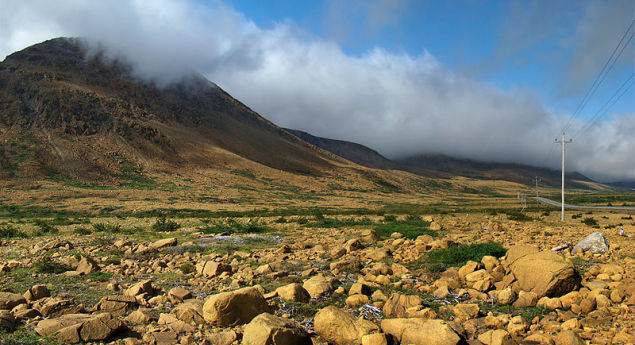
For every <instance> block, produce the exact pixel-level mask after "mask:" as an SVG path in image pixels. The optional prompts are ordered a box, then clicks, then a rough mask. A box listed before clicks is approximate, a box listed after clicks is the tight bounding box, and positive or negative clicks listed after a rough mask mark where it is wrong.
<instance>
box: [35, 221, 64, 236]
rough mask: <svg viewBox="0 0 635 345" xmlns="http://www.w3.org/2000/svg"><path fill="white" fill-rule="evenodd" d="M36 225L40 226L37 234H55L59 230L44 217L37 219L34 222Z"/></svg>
mask: <svg viewBox="0 0 635 345" xmlns="http://www.w3.org/2000/svg"><path fill="white" fill-rule="evenodd" d="M34 224H35V226H36V227H37V228H38V229H37V230H36V231H35V235H36V236H46V235H54V234H57V233H58V232H59V229H58V228H57V227H55V226H53V225H51V224H49V223H48V222H46V221H44V220H42V219H36V220H35V222H34Z"/></svg>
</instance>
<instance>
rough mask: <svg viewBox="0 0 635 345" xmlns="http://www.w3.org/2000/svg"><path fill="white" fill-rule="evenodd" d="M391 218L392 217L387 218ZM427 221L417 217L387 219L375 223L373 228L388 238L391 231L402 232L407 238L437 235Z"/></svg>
mask: <svg viewBox="0 0 635 345" xmlns="http://www.w3.org/2000/svg"><path fill="white" fill-rule="evenodd" d="M389 219H392V218H389ZM429 226H430V223H429V222H426V221H424V220H421V218H419V217H416V216H414V217H408V218H406V219H404V220H395V221H389V222H385V223H382V224H377V225H375V227H374V229H375V231H377V233H378V234H379V235H380V236H381V237H383V238H388V237H390V234H392V233H393V232H398V233H400V234H403V235H404V237H406V238H409V239H415V238H417V237H419V236H421V235H430V236H432V237H436V236H438V233H437V232H436V231H432V230H430V229H429V228H428V227H429Z"/></svg>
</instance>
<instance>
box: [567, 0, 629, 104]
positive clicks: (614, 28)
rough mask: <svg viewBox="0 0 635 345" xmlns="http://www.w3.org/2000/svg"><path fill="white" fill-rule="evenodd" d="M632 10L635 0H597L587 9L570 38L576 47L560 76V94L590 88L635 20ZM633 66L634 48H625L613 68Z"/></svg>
mask: <svg viewBox="0 0 635 345" xmlns="http://www.w3.org/2000/svg"><path fill="white" fill-rule="evenodd" d="M633 13H635V2H633V1H632V0H615V1H602V2H600V1H595V2H591V3H589V4H588V5H587V6H586V7H585V8H584V13H583V17H582V19H581V20H580V21H579V22H578V25H577V27H576V30H575V33H574V35H573V37H572V38H571V42H570V44H571V45H572V46H573V47H574V49H573V54H572V56H571V58H570V60H569V63H568V68H566V69H564V73H563V75H562V78H561V80H562V82H561V84H560V85H559V91H560V93H561V94H563V95H565V96H567V95H571V94H576V93H579V92H584V91H585V90H586V89H588V88H589V86H590V85H591V83H592V80H594V79H595V77H596V76H597V74H598V73H599V71H600V70H601V69H602V67H603V65H604V64H605V63H606V61H607V60H608V58H609V56H610V55H611V52H613V50H614V49H615V47H616V46H617V44H618V42H619V41H620V38H621V37H622V35H623V33H624V32H625V31H626V29H627V28H628V26H629V25H630V24H631V22H632V21H633ZM632 32H633V31H632V30H631V34H632ZM626 39H628V37H626ZM631 44H632V43H631ZM631 47H632V46H631ZM632 66H633V49H632V48H630V49H625V50H624V52H623V54H622V56H621V57H620V59H619V60H617V62H616V65H615V67H614V70H617V69H619V68H623V67H628V68H631V69H632Z"/></svg>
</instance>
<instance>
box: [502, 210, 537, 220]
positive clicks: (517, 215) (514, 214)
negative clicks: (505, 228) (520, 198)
mask: <svg viewBox="0 0 635 345" xmlns="http://www.w3.org/2000/svg"><path fill="white" fill-rule="evenodd" d="M505 213H506V214H507V219H509V220H515V221H518V222H528V221H532V220H534V219H533V218H532V217H529V216H528V215H526V214H524V213H521V212H520V211H512V210H508V211H505Z"/></svg>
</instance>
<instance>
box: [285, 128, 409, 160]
mask: <svg viewBox="0 0 635 345" xmlns="http://www.w3.org/2000/svg"><path fill="white" fill-rule="evenodd" d="M285 130H286V131H288V132H289V133H291V134H293V135H295V136H297V137H298V138H300V139H302V140H304V141H306V142H307V143H310V144H313V145H315V146H317V147H319V148H322V149H324V150H327V151H329V152H331V153H334V154H336V155H338V156H340V157H343V158H346V159H348V160H349V161H351V162H354V163H357V164H359V165H362V166H365V167H368V168H374V169H396V168H398V164H396V163H395V162H393V161H391V160H390V159H388V158H386V157H384V156H382V155H381V154H379V153H378V152H377V151H375V150H373V149H371V148H369V147H366V146H364V145H360V144H356V143H353V142H350V141H344V140H335V139H327V138H321V137H316V136H314V135H311V134H309V133H307V132H303V131H300V130H296V129H289V128H285Z"/></svg>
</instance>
